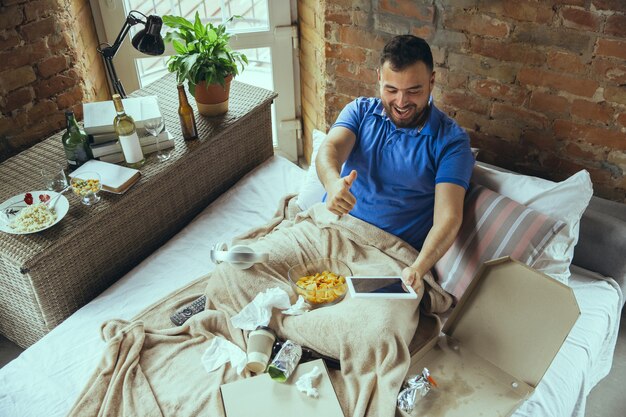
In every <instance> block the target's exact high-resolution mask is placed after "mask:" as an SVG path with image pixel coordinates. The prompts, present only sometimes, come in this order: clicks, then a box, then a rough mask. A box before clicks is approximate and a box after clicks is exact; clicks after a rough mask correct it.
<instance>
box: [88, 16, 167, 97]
mask: <svg viewBox="0 0 626 417" xmlns="http://www.w3.org/2000/svg"><path fill="white" fill-rule="evenodd" d="M134 13H136V14H140V15H141V16H143V18H144V19H146V21H145V22H144V21H143V20H141V18H140V17H137V16H135V15H134ZM137 23H143V24H144V25H145V27H144V28H143V29H142V30H140V31H139V32H137V34H136V35H135V36H133V40H132V42H131V43H132V44H133V47H134V48H135V49H136V50H138V51H139V52H142V53H144V54H146V55H161V54H163V52H164V51H165V45H164V44H163V38H162V37H161V27H162V26H163V20H161V18H160V17H159V16H156V15H150V16H147V17H146V15H144V14H143V13H141V12H138V11H137V10H131V12H130V13H128V16H126V21H125V22H124V26H122V30H120V33H119V34H118V35H117V38H116V39H115V42H114V43H113V45H109V44H108V43H102V44H100V45H98V48H97V51H98V53H100V55H102V59H104V66H105V68H106V71H107V76H108V77H109V80H111V84H112V85H113V90H114V93H117V94H119V95H120V96H122V98H125V97H126V91H124V86H123V85H122V82H121V81H120V79H119V78H118V77H117V73H116V72H115V67H114V66H113V57H114V56H115V54H116V53H117V50H118V49H119V47H120V46H121V45H122V42H124V38H125V37H126V34H127V33H128V31H129V30H130V28H131V26H134V25H136V24H137Z"/></svg>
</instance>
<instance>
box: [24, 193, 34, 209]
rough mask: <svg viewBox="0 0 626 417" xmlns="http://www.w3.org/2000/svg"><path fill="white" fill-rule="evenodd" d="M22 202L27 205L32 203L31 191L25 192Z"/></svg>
mask: <svg viewBox="0 0 626 417" xmlns="http://www.w3.org/2000/svg"><path fill="white" fill-rule="evenodd" d="M24 202H25V203H26V204H28V205H29V206H30V205H31V204H33V195H32V194H31V193H26V195H25V196H24Z"/></svg>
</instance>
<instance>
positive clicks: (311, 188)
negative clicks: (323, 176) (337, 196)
mask: <svg viewBox="0 0 626 417" xmlns="http://www.w3.org/2000/svg"><path fill="white" fill-rule="evenodd" d="M324 139H326V134H325V133H324V132H321V131H319V130H317V129H313V153H312V154H311V165H310V166H309V170H308V171H307V173H306V178H305V180H304V182H303V183H302V186H301V187H300V193H299V194H298V200H296V203H297V204H298V206H300V208H301V209H302V210H307V209H308V208H309V207H311V206H312V205H314V204H316V203H319V202H321V201H322V197H324V193H325V192H326V190H325V189H324V186H323V185H322V182H321V181H320V179H319V177H318V176H317V171H316V170H315V158H316V157H317V151H318V150H319V148H320V145H321V144H322V142H324Z"/></svg>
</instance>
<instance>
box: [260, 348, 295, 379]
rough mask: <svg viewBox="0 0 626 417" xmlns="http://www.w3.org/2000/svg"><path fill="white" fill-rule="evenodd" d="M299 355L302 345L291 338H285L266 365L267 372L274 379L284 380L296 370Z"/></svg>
mask: <svg viewBox="0 0 626 417" xmlns="http://www.w3.org/2000/svg"><path fill="white" fill-rule="evenodd" d="M301 357H302V347H301V346H300V345H299V344H297V343H294V342H292V341H291V340H287V341H286V342H285V343H283V347H282V348H281V349H280V351H278V353H277V354H276V356H275V357H274V360H273V361H272V363H270V365H269V366H268V367H267V373H268V374H270V377H271V378H272V379H273V380H274V381H278V382H285V381H286V380H288V379H289V377H290V376H291V374H292V373H293V371H295V370H296V367H297V366H298V363H299V362H300V358H301Z"/></svg>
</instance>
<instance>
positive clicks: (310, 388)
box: [296, 366, 322, 398]
mask: <svg viewBox="0 0 626 417" xmlns="http://www.w3.org/2000/svg"><path fill="white" fill-rule="evenodd" d="M320 375H322V371H320V369H319V368H318V367H317V366H316V367H314V368H313V369H311V370H310V371H309V372H307V373H306V374H304V375H302V376H301V377H300V378H298V380H297V381H296V388H298V391H300V392H302V393H304V394H306V395H307V396H308V397H313V398H317V397H319V396H320V393H319V391H318V390H317V388H315V387H316V386H317V383H318V382H319V377H320Z"/></svg>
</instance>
